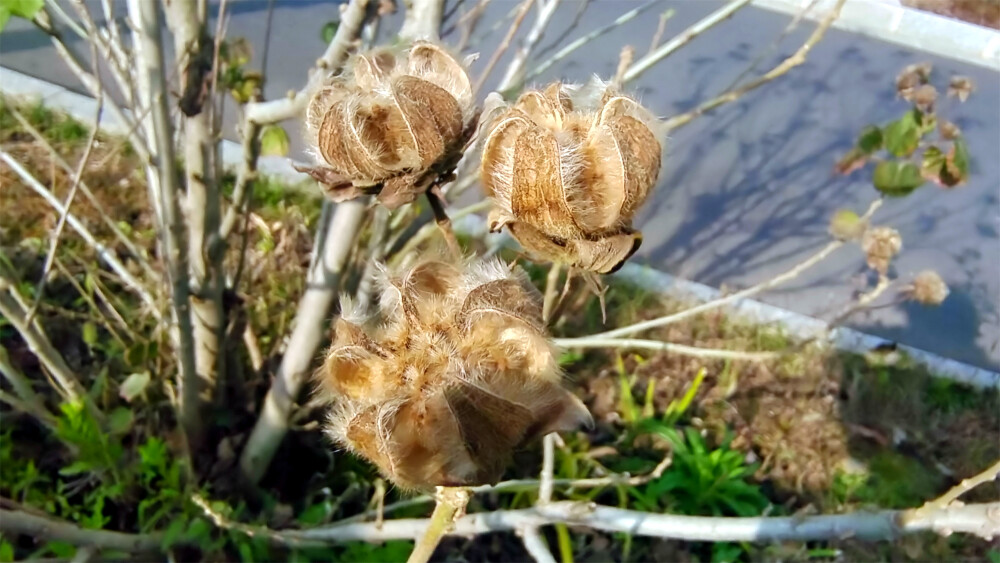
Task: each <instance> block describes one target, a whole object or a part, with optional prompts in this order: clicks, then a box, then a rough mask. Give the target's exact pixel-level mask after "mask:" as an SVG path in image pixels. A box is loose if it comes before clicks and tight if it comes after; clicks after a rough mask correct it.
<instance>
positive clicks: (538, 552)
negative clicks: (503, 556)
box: [517, 527, 556, 563]
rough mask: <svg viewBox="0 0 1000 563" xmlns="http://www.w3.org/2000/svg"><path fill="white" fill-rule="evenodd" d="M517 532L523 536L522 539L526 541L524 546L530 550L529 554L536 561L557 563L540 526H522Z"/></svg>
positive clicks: (537, 562)
mask: <svg viewBox="0 0 1000 563" xmlns="http://www.w3.org/2000/svg"><path fill="white" fill-rule="evenodd" d="M517 534H518V535H519V536H521V541H522V542H524V548H525V549H526V550H528V555H531V558H532V559H534V560H535V562H536V563H556V560H555V558H554V557H552V552H551V551H549V546H548V544H546V543H545V538H543V537H542V534H541V532H539V531H538V528H534V527H528V528H522V529H520V530H518V531H517Z"/></svg>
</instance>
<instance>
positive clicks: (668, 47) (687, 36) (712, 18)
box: [624, 0, 750, 82]
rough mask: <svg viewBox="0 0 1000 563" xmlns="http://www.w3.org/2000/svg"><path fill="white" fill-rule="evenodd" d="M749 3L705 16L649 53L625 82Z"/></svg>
mask: <svg viewBox="0 0 1000 563" xmlns="http://www.w3.org/2000/svg"><path fill="white" fill-rule="evenodd" d="M749 3H750V0H733V1H732V2H729V3H728V4H726V5H725V6H723V7H721V8H719V9H718V10H716V11H714V12H712V13H711V14H709V15H707V16H705V17H704V18H702V19H701V20H699V21H698V22H697V23H695V24H694V25H692V26H691V27H689V28H687V29H686V30H684V32H682V33H681V34H680V35H678V36H677V37H674V38H673V39H671V40H670V41H667V42H666V43H664V44H663V45H661V46H660V47H659V48H658V49H656V50H654V51H653V52H652V53H649V54H648V55H646V56H645V57H643V58H641V59H639V60H638V61H636V63H635V64H634V65H632V66H631V67H630V68H629V69H628V72H626V73H625V76H624V80H625V82H631V81H633V80H635V79H636V78H638V77H639V76H640V75H641V74H642V73H644V72H646V71H647V70H649V69H650V68H652V67H653V65H655V64H656V63H658V62H660V61H662V60H663V59H665V58H666V57H667V56H669V55H670V54H671V53H673V52H674V51H676V50H677V49H680V48H681V47H683V46H684V45H687V44H688V43H690V42H691V41H692V40H693V39H694V38H695V37H698V36H699V35H701V34H702V33H704V32H705V31H707V30H709V29H711V28H713V27H715V26H716V25H718V24H720V23H722V22H723V21H725V20H727V19H729V18H730V17H731V16H732V15H733V14H735V13H736V12H738V11H739V10H740V9H741V8H744V7H746V6H747V5H748V4H749Z"/></svg>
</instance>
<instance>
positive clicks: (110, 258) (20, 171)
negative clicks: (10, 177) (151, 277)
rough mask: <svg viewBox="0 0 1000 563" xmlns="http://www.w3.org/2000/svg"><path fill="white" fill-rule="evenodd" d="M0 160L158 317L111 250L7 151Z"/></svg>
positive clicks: (139, 285)
mask: <svg viewBox="0 0 1000 563" xmlns="http://www.w3.org/2000/svg"><path fill="white" fill-rule="evenodd" d="M0 160H3V161H4V162H5V163H7V164H8V165H9V166H10V167H11V168H12V169H13V170H14V172H16V173H17V175H18V176H20V177H21V179H22V180H24V183H25V184H27V185H28V187H30V188H31V189H32V190H34V191H35V193H37V194H38V195H40V196H42V198H43V199H45V201H46V202H48V204H49V205H51V206H52V207H53V208H54V209H55V210H56V211H57V212H59V213H62V214H65V216H66V221H67V222H68V223H69V226H70V227H72V228H73V230H74V231H76V232H77V234H79V235H80V237H81V238H83V240H84V242H86V243H87V244H88V245H90V246H91V247H92V248H93V249H94V250H95V251H96V252H97V256H98V257H99V258H100V259H101V260H102V261H103V262H104V263H105V264H107V265H108V266H109V267H110V268H111V269H112V270H113V271H114V272H115V274H116V275H118V276H120V277H121V279H122V281H123V282H124V283H125V285H126V286H127V287H128V288H129V289H131V290H132V291H134V292H135V293H136V295H138V296H139V297H140V298H141V299H142V301H143V302H144V303H145V304H146V305H148V306H149V308H150V312H151V313H153V315H155V316H157V318H158V317H159V311H158V310H157V308H156V300H155V299H154V298H153V296H152V295H151V294H150V293H149V291H147V290H146V288H145V287H144V286H143V284H142V283H141V282H140V281H139V280H137V279H136V278H135V276H133V275H132V273H131V272H129V271H128V269H127V268H126V267H125V265H124V264H122V263H121V262H120V261H119V260H118V258H117V257H115V253H114V252H113V251H112V250H111V249H109V248H107V247H106V246H104V245H103V244H101V243H100V242H98V241H97V238H96V237H94V235H93V234H92V233H91V232H90V231H89V230H87V228H86V227H85V226H84V225H83V223H82V222H81V221H80V220H79V219H77V218H76V217H75V216H74V215H73V214H72V213H69V212H68V210H67V209H66V208H65V207H63V204H62V202H61V201H59V199H58V198H56V196H55V195H53V194H52V192H51V191H49V190H48V189H47V188H46V187H45V186H43V185H42V183H41V182H39V181H38V180H37V179H36V178H35V177H34V176H32V174H31V172H28V170H27V169H26V168H24V166H22V165H21V163H19V162H18V161H17V159H15V158H14V157H12V156H11V155H10V154H9V153H8V152H7V151H4V150H0Z"/></svg>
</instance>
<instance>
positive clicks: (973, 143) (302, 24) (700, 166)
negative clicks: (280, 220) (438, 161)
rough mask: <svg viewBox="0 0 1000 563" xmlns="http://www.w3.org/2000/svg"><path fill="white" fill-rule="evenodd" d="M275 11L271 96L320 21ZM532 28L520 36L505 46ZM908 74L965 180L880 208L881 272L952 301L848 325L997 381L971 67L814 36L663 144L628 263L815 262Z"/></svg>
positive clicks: (707, 269) (569, 7)
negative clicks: (947, 132)
mask: <svg viewBox="0 0 1000 563" xmlns="http://www.w3.org/2000/svg"><path fill="white" fill-rule="evenodd" d="M122 4H123V3H122ZM230 4H231V6H232V8H233V12H232V19H231V22H230V24H229V33H230V34H231V35H237V36H238V35H242V36H245V37H247V38H248V39H250V40H251V41H252V42H253V43H254V45H255V46H256V47H257V48H258V49H259V48H260V46H262V45H263V35H264V26H265V16H266V9H267V4H268V3H267V1H266V0H234V1H232V2H230ZM639 4H640V2H633V1H625V0H621V1H612V0H603V1H602V0H596V1H594V2H591V3H590V5H589V6H588V8H587V10H586V11H585V12H583V14H582V16H581V18H580V20H579V23H578V27H577V31H575V32H571V33H569V36H570V40H571V39H572V37H573V36H575V35H576V34H578V33H581V32H586V31H588V30H591V29H594V28H596V27H599V26H601V25H604V24H605V23H607V22H609V21H611V20H612V19H614V18H615V17H617V16H618V15H619V14H621V13H623V12H624V11H627V10H629V9H632V8H633V7H635V6H638V5H639ZM515 5H516V3H515V2H513V1H511V0H494V2H492V3H491V4H490V5H489V8H488V9H487V11H486V14H485V16H484V18H483V25H481V26H480V28H479V30H480V32H484V31H485V30H486V29H487V28H489V27H490V26H491V25H492V24H493V23H495V22H498V21H500V19H501V18H503V17H504V15H505V14H507V13H508V12H509V11H510V10H511V9H512V8H513V7H514V6H515ZM719 5H720V3H719V2H716V1H711V0H688V1H667V2H664V6H663V7H659V6H658V7H655V8H653V9H652V10H649V11H647V12H646V13H645V14H644V15H642V16H640V17H639V18H636V19H634V20H632V21H631V22H629V23H627V24H625V25H623V26H622V27H620V28H618V29H617V30H615V31H613V32H611V33H609V34H607V35H605V36H604V37H603V38H601V39H600V40H598V41H593V42H591V43H589V44H587V45H585V46H584V47H583V48H581V49H580V50H578V51H577V52H576V53H575V55H574V56H573V57H571V59H570V60H568V61H565V62H564V63H562V64H559V65H556V66H554V67H552V68H550V69H549V70H548V71H547V72H546V73H545V74H544V75H543V76H540V77H539V78H538V82H539V83H544V82H546V81H548V80H552V79H557V78H559V79H564V80H567V81H583V80H586V79H587V78H588V77H589V76H590V75H591V74H594V73H597V74H599V75H602V76H608V75H610V74H612V73H613V72H614V69H615V66H616V64H617V59H618V53H619V51H620V49H621V47H622V46H623V45H625V44H632V45H634V46H635V47H636V48H637V50H638V51H639V53H640V54H641V53H643V52H644V51H645V49H646V48H647V46H648V44H649V41H650V38H651V37H652V35H653V33H654V30H655V28H656V25H657V19H658V14H659V13H660V12H662V11H663V9H665V8H666V7H671V8H673V9H675V10H676V13H675V15H674V17H673V18H672V19H671V20H670V21H669V23H668V25H667V33H666V37H667V38H669V37H671V36H672V35H673V34H676V33H679V32H680V31H682V30H683V29H685V28H686V27H687V26H688V25H690V24H691V23H693V22H694V21H696V20H697V19H699V18H701V17H703V16H704V15H706V14H708V13H709V12H711V11H712V10H713V9H715V8H717V7H718V6H719ZM276 6H277V9H276V12H275V15H274V30H273V36H272V41H271V49H270V53H269V57H268V67H267V71H268V75H269V82H268V87H267V94H268V96H272V97H273V96H280V95H282V94H284V93H285V92H287V91H288V90H289V89H293V88H297V87H299V86H300V85H301V84H302V82H303V80H304V77H305V72H306V68H308V66H309V65H310V64H311V63H312V62H313V60H314V59H315V57H316V56H317V55H318V54H319V53H320V52H321V50H322V48H323V44H322V42H321V40H320V28H321V27H322V25H323V24H324V23H325V22H326V21H328V20H330V19H333V17H334V14H336V8H335V6H331V4H330V2H328V1H319V0H316V1H313V0H295V1H292V0H277V1H276ZM579 7H580V4H579V3H578V2H577V1H575V0H567V1H565V2H563V5H562V6H561V7H560V12H559V13H558V14H557V15H556V17H555V20H556V21H555V23H554V25H552V26H551V27H550V29H549V30H548V31H547V33H546V34H545V37H544V38H543V39H542V41H541V42H540V47H541V51H540V54H539V57H540V58H545V57H546V56H548V55H550V54H551V53H552V52H554V49H553V45H555V44H558V45H562V44H565V42H566V37H564V35H566V34H567V32H568V31H569V30H568V29H567V28H568V27H569V26H570V25H571V23H572V21H573V19H574V16H575V14H576V12H577V10H578V8H579ZM533 17H534V14H532V15H530V16H529V17H528V19H527V21H526V22H525V25H524V28H523V29H522V33H521V35H522V36H523V34H524V32H525V31H526V30H527V29H528V28H529V27H530V25H531V22H532V19H533ZM790 19H791V18H790V17H789V16H786V15H781V14H776V13H772V12H769V11H766V10H762V9H758V8H752V7H751V8H745V9H743V10H742V11H740V12H739V13H737V14H736V16H735V17H733V18H732V19H731V20H729V21H727V22H724V23H722V24H721V25H719V26H718V27H717V28H716V29H714V30H712V31H710V32H709V33H707V34H706V35H704V36H702V37H700V38H697V39H695V40H694V41H693V42H692V43H691V44H690V45H688V46H686V47H685V48H683V49H682V50H680V51H678V52H677V53H675V54H674V55H672V56H671V57H670V58H669V59H667V60H665V61H663V62H662V63H660V64H659V65H658V66H657V67H656V68H654V69H653V70H651V71H649V72H648V73H647V74H646V75H644V76H643V77H642V78H641V79H640V80H638V81H637V83H635V84H633V85H632V89H633V91H634V92H636V93H637V94H638V95H639V96H640V97H641V99H642V101H643V102H644V103H645V104H647V105H648V106H650V107H651V108H653V110H654V111H656V112H657V113H659V114H660V115H663V116H669V115H672V114H676V113H679V112H682V111H685V110H687V109H690V108H692V107H693V106H694V105H696V104H697V103H698V102H699V101H701V100H704V99H707V98H709V97H711V96H713V95H715V94H717V93H720V92H722V91H724V90H726V89H727V87H729V86H730V85H731V84H732V82H733V81H734V80H735V79H736V78H737V77H738V76H739V75H740V74H741V73H742V72H743V71H744V69H746V68H747V65H749V64H751V63H752V62H753V61H754V60H755V59H757V58H758V57H762V58H761V60H760V63H759V66H758V69H759V70H766V69H769V68H771V67H772V66H774V64H776V63H777V62H778V61H780V60H781V59H783V58H784V57H786V56H788V55H789V54H791V53H792V52H793V51H794V50H795V49H796V48H797V47H798V46H799V45H800V44H801V43H802V42H803V41H804V40H805V38H806V36H808V34H809V33H810V31H811V30H812V29H813V26H814V24H813V23H811V22H803V23H802V24H801V25H800V26H799V28H798V29H797V30H795V31H793V32H791V33H790V34H788V35H787V36H786V37H785V38H784V39H783V40H782V41H781V42H780V43H779V44H778V45H777V47H774V48H772V45H773V44H774V42H775V39H776V38H777V37H778V36H779V35H780V34H781V33H782V31H783V30H784V29H785V27H786V26H787V25H788V22H789V21H790ZM447 27H448V26H446V28H447ZM395 29H397V27H396V24H395V23H394V22H388V23H387V24H386V25H385V26H383V38H387V37H388V36H389V35H390V32H391V31H393V30H395ZM505 29H506V26H503V27H502V28H501V30H500V31H497V32H494V33H493V34H491V35H489V36H485V37H476V38H475V39H474V43H477V40H478V44H474V45H473V46H472V48H473V49H474V50H478V51H480V52H482V53H484V55H485V56H484V57H481V58H480V59H479V60H478V61H477V62H476V63H475V64H474V65H473V73H474V74H475V73H478V70H479V69H481V68H482V67H483V65H484V64H485V59H486V58H488V54H489V53H491V52H492V51H493V49H494V47H495V46H496V44H497V43H498V42H499V41H500V38H501V36H502V35H503V33H504V30H505ZM447 39H448V38H446V40H447ZM515 45H516V43H515ZM556 48H558V47H557V46H556ZM256 56H257V57H259V56H260V53H259V52H258V53H256ZM509 58H510V55H509V54H508V56H506V57H504V58H503V59H501V61H500V62H499V64H498V65H497V67H498V69H499V71H497V72H495V73H494V80H493V82H492V84H491V83H487V88H488V87H490V86H491V85H495V84H496V82H498V81H499V75H500V74H502V70H503V69H504V68H505V67H506V64H507V62H508V61H509ZM921 61H931V62H933V63H934V66H935V73H936V74H937V76H938V77H939V78H943V77H947V76H950V75H953V74H962V75H967V76H970V77H972V79H973V80H974V81H975V84H976V92H975V94H974V95H973V97H972V98H970V100H969V101H968V102H966V103H965V104H957V103H954V102H953V101H948V102H944V103H943V104H942V107H943V109H942V113H944V114H946V115H948V116H950V118H951V119H952V120H953V121H955V122H956V123H957V124H958V125H959V126H960V127H961V128H962V130H963V131H964V133H965V135H966V137H967V138H968V141H969V145H970V148H971V153H972V178H971V181H970V182H969V184H968V185H966V186H962V187H959V188H956V189H954V190H951V191H944V190H941V189H938V188H936V187H932V186H924V187H923V188H921V189H920V190H918V191H917V192H916V193H915V194H913V195H912V196H910V197H908V198H905V199H903V200H890V201H889V202H888V203H887V204H886V205H885V206H883V208H882V209H881V210H880V211H879V212H878V214H877V215H876V221H877V222H879V223H884V224H888V225H891V226H894V227H896V228H898V229H899V230H900V232H901V233H902V235H903V240H904V249H903V252H902V254H901V255H900V257H899V259H898V260H897V261H896V263H895V266H894V269H895V272H894V273H895V274H896V275H898V276H900V277H901V278H904V279H905V278H907V277H910V276H912V275H914V274H916V273H917V272H919V271H921V270H923V269H926V268H933V269H936V270H938V271H939V272H940V273H941V275H942V276H943V277H944V279H945V280H946V281H947V282H948V284H949V285H950V286H951V288H952V293H951V295H950V296H949V298H948V299H947V301H945V303H944V304H943V305H942V306H941V307H938V308H930V309H928V308H924V307H920V306H917V305H914V304H902V305H894V306H889V307H884V308H879V309H877V310H875V311H872V312H870V313H867V314H864V315H859V316H857V317H855V318H854V321H853V323H852V325H853V326H854V327H855V328H858V329H860V330H862V331H865V332H868V333H871V334H874V335H877V336H881V337H884V338H888V339H894V340H898V341H900V342H902V343H905V344H909V345H911V346H915V347H918V348H923V349H926V350H928V351H931V352H934V353H937V354H940V355H942V356H946V357H949V358H952V359H955V360H958V361H962V362H966V363H969V364H972V365H975V366H979V367H984V368H987V369H993V370H1000V313H998V309H1000V73H997V72H996V71H992V70H988V69H986V68H983V67H981V66H972V65H968V64H964V63H959V62H956V61H952V60H949V59H947V58H943V57H939V56H933V55H928V54H925V53H921V52H919V51H915V50H912V49H906V48H901V47H898V46H896V45H893V44H890V43H887V42H883V41H879V40H877V39H870V38H866V37H862V36H859V35H856V34H852V33H848V32H843V31H838V30H835V29H834V30H831V31H830V32H829V33H828V35H827V37H826V38H825V39H824V40H823V42H821V43H820V44H819V46H817V47H816V48H815V49H813V50H812V52H810V53H809V58H808V61H807V62H806V63H805V64H804V65H802V66H801V67H798V68H796V69H794V70H793V71H792V72H791V73H789V74H788V75H787V76H785V77H783V78H781V79H779V80H777V81H775V82H774V83H772V84H770V85H768V86H766V87H764V88H762V89H760V90H758V91H756V92H754V93H752V94H750V95H748V96H746V97H745V98H743V99H742V100H740V101H739V102H737V103H734V104H730V105H728V106H725V107H723V108H721V109H719V110H717V111H715V112H712V113H711V114H709V115H706V116H704V117H702V118H701V119H699V120H697V121H696V122H694V123H692V124H690V125H688V126H686V127H684V128H682V129H680V130H677V131H675V132H674V134H673V136H672V138H671V139H670V140H669V142H668V154H667V157H666V159H665V166H664V171H663V174H662V175H661V178H662V179H661V182H660V185H659V186H658V188H657V190H656V192H655V195H654V197H653V198H652V200H651V201H650V202H649V203H648V204H647V205H646V207H645V208H644V209H643V211H642V212H641V214H640V217H639V226H640V227H641V228H642V230H643V232H644V235H645V240H644V244H643V247H642V249H641V250H640V251H639V254H638V255H637V260H638V261H640V262H645V263H648V264H649V265H651V266H653V267H656V268H658V269H661V270H664V271H666V272H669V273H671V274H674V275H676V276H679V277H683V278H687V279H692V280H696V281H699V282H702V283H705V284H709V285H713V286H716V287H718V286H720V285H723V284H724V285H725V286H726V287H729V288H734V287H744V286H747V285H750V284H753V283H756V282H759V281H761V280H764V279H767V278H769V277H771V276H773V275H775V274H776V273H779V272H781V271H783V270H784V269H786V268H788V267H790V266H791V265H793V264H795V263H796V262H798V261H800V260H802V259H804V258H805V257H807V256H808V255H810V254H811V253H813V252H815V250H816V249H818V248H819V247H820V246H821V245H823V244H824V243H825V242H826V241H827V240H828V239H827V235H826V234H825V233H826V224H827V220H828V218H829V217H830V215H831V214H832V213H833V212H834V211H835V210H836V209H839V208H844V207H851V208H854V209H857V210H859V211H860V210H862V209H863V208H864V207H866V206H867V204H868V202H869V201H871V199H872V198H873V197H874V196H875V192H874V189H873V188H872V187H871V186H870V184H869V183H868V182H867V176H866V174H865V173H862V172H858V173H855V174H853V175H851V176H850V177H846V178H845V177H840V176H836V175H834V174H833V173H832V167H833V163H834V161H835V160H836V159H837V158H838V156H839V155H840V154H842V153H843V152H844V151H846V150H847V149H848V148H849V147H850V146H851V144H852V143H853V139H854V136H855V135H856V133H857V132H858V131H859V130H860V129H861V128H862V127H863V126H865V125H867V124H869V123H882V122H885V121H888V120H890V119H893V118H895V117H897V116H898V115H899V114H900V113H901V112H902V111H903V110H904V109H905V107H906V106H905V104H904V103H902V102H900V101H898V100H895V89H894V86H893V80H894V77H895V76H896V73H897V72H898V71H899V69H900V68H902V67H903V66H904V65H906V64H910V63H915V62H921ZM0 65H3V66H5V67H9V68H13V69H15V70H18V71H21V72H24V73H27V74H30V75H33V76H36V77H39V78H42V79H45V80H50V81H54V82H57V83H60V84H63V85H66V86H68V87H71V88H74V87H75V88H78V87H79V85H78V84H77V83H76V81H75V79H74V78H73V77H72V76H71V75H70V74H69V73H68V72H67V71H66V70H65V69H64V67H63V66H62V64H61V62H60V61H59V60H58V58H57V57H56V56H55V53H54V51H53V50H52V48H51V47H50V45H49V43H48V42H47V40H46V39H45V38H44V37H42V36H41V35H40V34H39V33H37V32H35V31H34V30H32V29H30V28H29V27H28V26H25V25H24V24H23V22H17V21H13V22H12V23H11V25H10V28H9V29H8V30H6V31H5V32H4V33H3V34H2V35H0ZM0 87H2V85H0ZM289 131H290V133H291V134H292V136H293V139H294V140H295V143H293V150H295V151H298V150H300V149H301V142H299V141H298V133H297V125H294V124H293V125H291V126H290V127H289ZM475 197H478V194H476V196H475ZM866 276H867V273H866V271H865V268H864V267H863V257H862V255H861V252H860V251H859V250H857V249H853V248H852V249H844V250H841V251H839V253H838V254H835V255H834V256H833V258H832V259H830V260H828V261H827V262H825V263H824V264H823V265H821V266H820V267H818V268H816V269H814V270H812V271H811V272H810V273H808V274H807V275H804V276H802V277H800V278H799V279H797V280H795V281H794V282H793V283H791V284H790V285H788V286H786V287H785V288H783V289H780V290H777V291H774V292H771V293H769V294H767V295H764V296H763V297H762V300H763V301H765V302H768V303H771V304H774V305H777V306H780V307H785V308H788V309H791V310H794V311H797V312H800V313H804V314H808V315H813V316H817V317H825V318H830V317H831V316H833V315H834V314H835V313H836V311H837V310H838V309H839V305H840V304H843V303H844V302H845V301H846V300H847V299H849V298H850V297H851V295H852V294H854V293H855V292H857V291H858V290H859V289H861V288H863V287H864V282H865V280H866V279H867V277H866Z"/></svg>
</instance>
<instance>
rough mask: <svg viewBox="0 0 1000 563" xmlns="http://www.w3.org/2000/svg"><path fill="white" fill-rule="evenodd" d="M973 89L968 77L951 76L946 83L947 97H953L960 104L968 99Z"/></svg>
mask: <svg viewBox="0 0 1000 563" xmlns="http://www.w3.org/2000/svg"><path fill="white" fill-rule="evenodd" d="M973 89H974V86H973V85H972V79H971V78H969V77H968V76H953V77H951V80H949V81H948V97H949V98H950V97H952V96H955V97H956V98H958V101H960V102H964V101H965V100H967V99H969V94H972V90H973Z"/></svg>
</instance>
